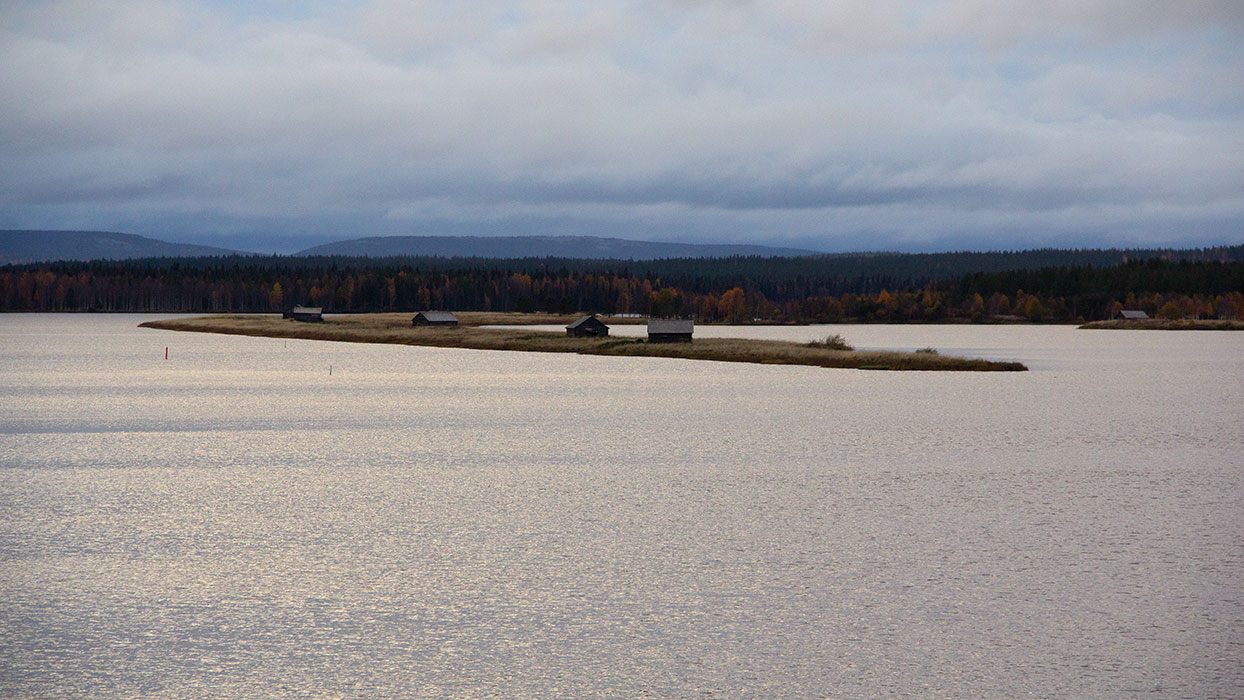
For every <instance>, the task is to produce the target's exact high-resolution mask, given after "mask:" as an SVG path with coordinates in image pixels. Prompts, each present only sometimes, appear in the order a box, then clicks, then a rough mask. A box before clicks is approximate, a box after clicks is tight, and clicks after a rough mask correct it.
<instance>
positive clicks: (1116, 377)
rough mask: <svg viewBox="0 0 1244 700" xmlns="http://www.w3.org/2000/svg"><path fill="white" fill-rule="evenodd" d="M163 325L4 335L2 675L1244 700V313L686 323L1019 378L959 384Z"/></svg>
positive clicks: (44, 326) (123, 691) (484, 691)
mask: <svg viewBox="0 0 1244 700" xmlns="http://www.w3.org/2000/svg"><path fill="white" fill-rule="evenodd" d="M141 320H144V319H143V318H139V317H133V316H105V317H99V316H36V315H25V316H2V317H0V398H2V399H3V405H4V406H5V407H6V410H5V412H4V413H3V415H2V417H0V463H2V466H3V468H2V469H0V514H2V516H3V517H2V518H0V562H2V564H3V566H0V695H3V696H5V697H70V696H94V697H147V696H159V697H186V698H192V697H194V698H197V697H266V696H277V697H290V696H294V697H342V696H347V697H394V698H397V697H468V698H469V697H643V696H650V697H792V698H803V697H806V698H822V697H858V698H869V697H1017V696H1029V695H1031V696H1037V697H1085V698H1089V697H1092V698H1109V697H1135V696H1138V695H1144V696H1146V697H1160V698H1167V697H1171V698H1176V697H1189V698H1206V697H1232V696H1239V695H1240V694H1241V688H1244V671H1241V669H1242V668H1244V632H1242V631H1241V630H1244V624H1242V623H1244V590H1242V589H1244V543H1242V541H1241V538H1240V536H1239V533H1240V532H1241V529H1242V526H1244V474H1242V468H1244V450H1241V449H1240V444H1241V443H1240V433H1239V430H1240V418H1241V407H1244V396H1242V392H1244V390H1242V389H1241V387H1244V334H1231V333H1217V334H1215V333H1140V332H1133V333H1110V332H1088V331H1076V330H1074V329H1071V328H1066V327H1052V328H1050V327H1036V328H1032V327H985V328H977V327H963V326H860V327H845V328H844V327H833V328H825V327H822V328H817V327H811V328H808V327H804V328H769V329H765V328H747V329H733V330H726V329H716V328H713V329H710V328H698V329H697V334H702V333H718V332H733V333H748V334H759V335H762V336H764V337H784V338H790V339H793V340H808V339H811V338H814V337H817V336H818V335H820V336H822V337H823V336H824V335H826V334H827V333H829V332H842V333H843V334H844V335H846V337H847V338H848V339H849V340H850V341H852V342H853V343H855V344H856V345H857V346H859V347H906V348H917V347H925V346H934V347H937V348H938V349H939V350H942V351H943V352H951V351H954V352H958V353H960V354H973V355H980V356H986V357H997V358H1005V359H1019V360H1021V361H1023V362H1025V363H1026V364H1028V365H1029V366H1030V367H1032V368H1033V371H1032V372H1027V373H1018V374H1009V373H1006V374H992V373H989V374H942V373H874V372H858V371H851V370H826V369H818V368H809V367H765V366H751V365H739V364H718V363H707V362H690V361H680V360H659V359H642V358H641V359H628V358H592V357H579V356H565V355H538V354H524V353H499V352H487V351H455V350H443V349H435V348H413V347H396V346H393V347H384V346H361V345H350V344H342V343H327V342H314V341H282V340H271V339H256V338H241V337H227V336H210V335H199V334H184V333H171V332H164V331H154V330H145V329H138V328H136V327H135V326H136V325H137V323H138V322H139V321H141ZM635 330H637V331H641V330H642V329H640V328H637V329H635ZM166 346H167V347H168V348H169V358H170V359H169V360H167V361H165V360H164V359H163V358H164V348H165V347H166ZM330 365H331V366H332V368H333V369H332V373H331V374H330V373H329V366H330Z"/></svg>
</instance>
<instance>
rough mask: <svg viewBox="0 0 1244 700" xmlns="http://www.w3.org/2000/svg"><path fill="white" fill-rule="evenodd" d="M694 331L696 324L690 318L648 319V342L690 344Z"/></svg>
mask: <svg viewBox="0 0 1244 700" xmlns="http://www.w3.org/2000/svg"><path fill="white" fill-rule="evenodd" d="M694 330H695V322H694V321H692V320H691V319H689V318H686V319H681V318H678V319H671V318H650V319H648V342H649V343H690V342H691V334H692V332H693V331H694Z"/></svg>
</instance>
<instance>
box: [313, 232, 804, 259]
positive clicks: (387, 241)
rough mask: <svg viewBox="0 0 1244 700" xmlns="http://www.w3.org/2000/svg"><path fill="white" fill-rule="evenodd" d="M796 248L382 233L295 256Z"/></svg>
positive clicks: (627, 254) (783, 252)
mask: <svg viewBox="0 0 1244 700" xmlns="http://www.w3.org/2000/svg"><path fill="white" fill-rule="evenodd" d="M817 254H818V253H817V252H816V251H812V250H803V249H799V248H776V247H770V246H761V245H732V244H707V243H658V242H653V241H628V240H625V239H622V238H597V237H595V236H499V237H495V238H494V237H486V236H384V237H370V238H357V239H354V240H349V241H339V242H336V243H325V244H324V245H318V246H315V247H313V248H307V249H306V250H302V251H299V252H297V253H295V254H294V255H345V256H367V257H371V258H389V257H398V256H416V257H418V256H440V257H445V258H586V259H592V260H658V259H662V258H722V257H730V256H734V255H752V256H757V257H765V258H772V257H793V256H803V255H817Z"/></svg>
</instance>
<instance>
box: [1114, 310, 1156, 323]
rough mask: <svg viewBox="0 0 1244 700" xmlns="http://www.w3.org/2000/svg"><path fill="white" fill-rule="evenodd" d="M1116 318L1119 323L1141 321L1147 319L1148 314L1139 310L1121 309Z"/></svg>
mask: <svg viewBox="0 0 1244 700" xmlns="http://www.w3.org/2000/svg"><path fill="white" fill-rule="evenodd" d="M1118 318H1119V320H1121V321H1139V320H1141V319H1145V318H1149V314H1147V313H1145V312H1144V311H1140V310H1133V309H1123V310H1122V311H1120V312H1119V315H1118Z"/></svg>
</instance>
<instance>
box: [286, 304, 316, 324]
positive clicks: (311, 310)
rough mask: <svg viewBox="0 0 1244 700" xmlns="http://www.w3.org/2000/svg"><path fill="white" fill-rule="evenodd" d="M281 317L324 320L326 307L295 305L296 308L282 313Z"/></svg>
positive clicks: (311, 320) (296, 319)
mask: <svg viewBox="0 0 1244 700" xmlns="http://www.w3.org/2000/svg"><path fill="white" fill-rule="evenodd" d="M281 318H292V319H294V320H295V321H310V322H315V321H323V320H324V307H322V306H295V307H294V308H292V309H290V310H289V311H286V312H285V313H283V314H281Z"/></svg>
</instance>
